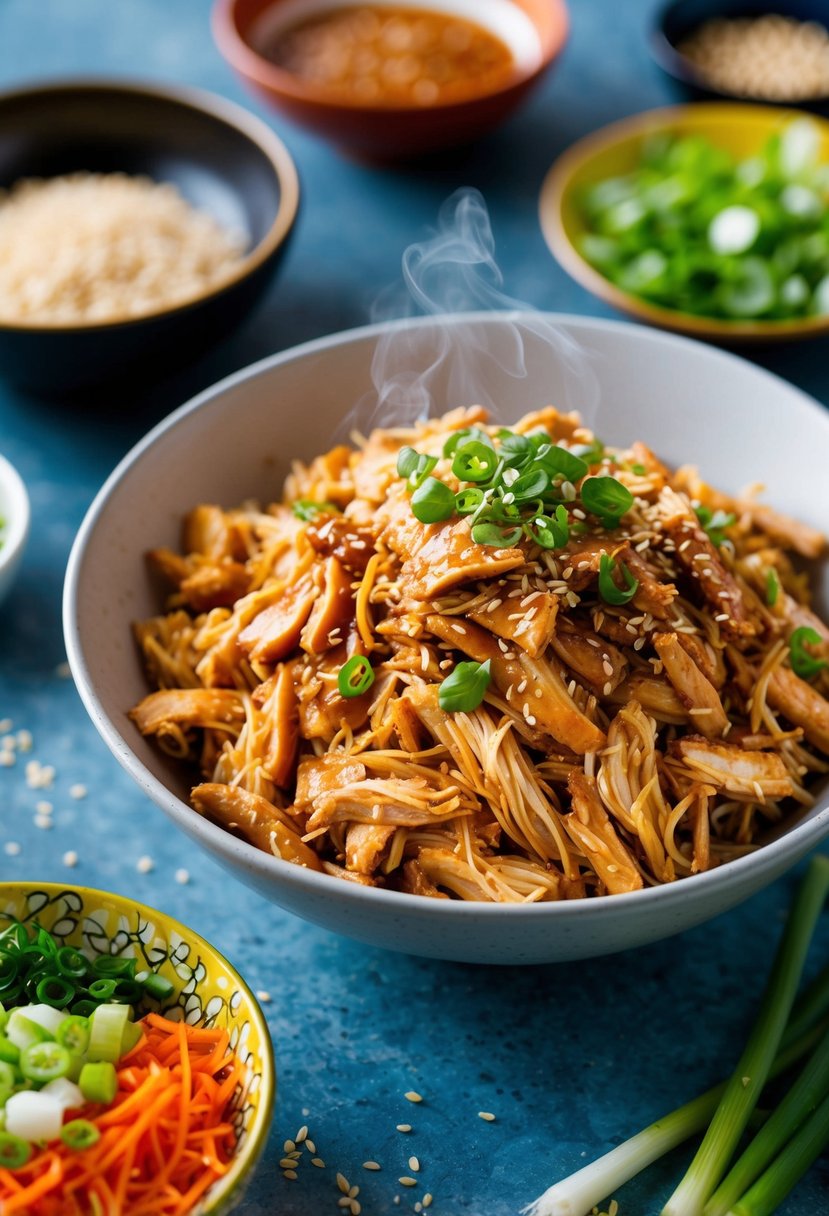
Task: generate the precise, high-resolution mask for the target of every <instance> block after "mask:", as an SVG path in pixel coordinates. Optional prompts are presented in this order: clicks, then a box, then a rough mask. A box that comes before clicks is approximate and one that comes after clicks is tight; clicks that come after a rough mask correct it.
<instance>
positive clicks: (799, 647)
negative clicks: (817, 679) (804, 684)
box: [789, 625, 829, 680]
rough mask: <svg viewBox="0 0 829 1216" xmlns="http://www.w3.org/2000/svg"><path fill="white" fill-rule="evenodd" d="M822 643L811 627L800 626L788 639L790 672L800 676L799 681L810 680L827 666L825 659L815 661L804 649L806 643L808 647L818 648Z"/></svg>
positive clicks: (821, 639)
mask: <svg viewBox="0 0 829 1216" xmlns="http://www.w3.org/2000/svg"><path fill="white" fill-rule="evenodd" d="M822 641H823V638H822V637H821V636H820V634H819V633H818V631H817V630H816V629H812V627H811V625H801V626H800V628H799V629H795V630H794V632H793V633H792V635H791V637H790V638H789V662H790V663H791V667H792V671H793V672H794V673H795V675H796V676H800V678H801V680H811V678H812V676H816V675H817V673H818V672H819V671H822V670H823V668H824V667H827V666H829V664H827V662H826V660H825V659H816V658H815V656H814V655H813V654H809V652H808V650H806V649H805V647H806V644H807V643H808V645H810V646H819V645H820V643H821V642H822Z"/></svg>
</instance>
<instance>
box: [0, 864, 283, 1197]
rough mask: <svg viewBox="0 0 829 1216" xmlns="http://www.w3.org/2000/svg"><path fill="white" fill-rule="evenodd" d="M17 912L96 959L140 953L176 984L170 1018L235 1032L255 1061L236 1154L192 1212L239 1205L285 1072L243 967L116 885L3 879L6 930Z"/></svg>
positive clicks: (237, 1101)
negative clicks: (113, 888)
mask: <svg viewBox="0 0 829 1216" xmlns="http://www.w3.org/2000/svg"><path fill="white" fill-rule="evenodd" d="M11 919H15V920H19V921H22V922H23V923H25V924H34V923H37V924H38V925H40V926H41V927H42V928H44V929H46V930H48V932H49V933H51V934H52V935H53V936H54V937H55V938H57V939H58V941H59V942H60V944H61V945H66V946H74V947H75V948H76V949H79V950H82V951H83V953H84V954H86V955H88V956H89V957H90V958H94V957H95V956H96V955H100V954H112V955H116V954H117V955H118V956H120V957H124V958H135V959H137V960H138V963H139V968H141V969H146V968H149V969H150V970H152V971H155V972H158V974H160V975H162V976H164V977H165V978H166V979H168V980H169V981H170V983H171V984H173V985H174V993H173V995H172V996H171V997H170V998H169V1000H167V1001H164V1002H162V1003H161V1006H160V1010H159V1011H160V1012H161V1013H162V1014H164V1016H165V1017H169V1018H172V1019H173V1020H176V1019H180V1020H184V1021H186V1022H188V1023H189V1024H191V1025H199V1026H210V1027H213V1026H215V1027H222V1028H224V1029H226V1030H227V1031H228V1032H229V1034H230V1043H231V1046H232V1047H233V1049H234V1050H235V1051H236V1052H237V1053H238V1054H239V1055H240V1056H241V1058H242V1059H243V1060H244V1062H245V1064H246V1066H247V1079H246V1083H245V1086H244V1089H243V1090H240V1091H239V1092H237V1093H236V1094H235V1095H234V1096H233V1098H232V1100H231V1108H232V1109H231V1115H230V1118H231V1121H232V1122H233V1124H234V1126H235V1128H236V1133H237V1148H236V1154H235V1156H234V1158H233V1163H232V1165H231V1167H230V1169H229V1170H228V1172H227V1173H226V1174H225V1175H224V1177H223V1178H220V1179H219V1181H218V1182H216V1183H215V1184H214V1185H213V1186H212V1187H211V1188H210V1190H209V1191H207V1192H206V1193H205V1195H204V1196H203V1198H202V1199H201V1201H200V1202H199V1203H198V1204H197V1205H196V1206H195V1207H194V1208H193V1209H192V1213H191V1214H190V1216H225V1214H226V1213H228V1212H230V1211H232V1209H233V1208H235V1207H236V1205H237V1204H238V1203H239V1202H240V1201H241V1199H242V1196H243V1193H244V1189H245V1187H246V1185H247V1183H248V1181H249V1180H250V1177H251V1174H252V1171H253V1167H254V1165H255V1164H256V1161H257V1160H258V1158H259V1156H260V1154H261V1153H262V1150H263V1149H264V1147H265V1143H266V1141H267V1138H268V1131H269V1128H270V1123H271V1116H272V1114H273V1101H274V1089H275V1076H276V1074H275V1069H274V1061H273V1048H272V1046H271V1039H270V1034H269V1032H268V1027H267V1023H266V1022H265V1018H264V1016H263V1014H262V1010H261V1009H260V1008H259V1005H258V1003H257V1001H256V998H255V997H254V995H253V993H252V992H251V990H250V989H249V988H248V986H247V984H246V983H245V981H244V980H243V979H242V977H241V976H240V975H239V973H238V972H237V971H235V970H234V969H233V967H231V965H230V963H229V962H228V961H227V959H226V958H224V957H223V955H221V954H220V953H219V951H218V950H216V949H214V948H213V946H211V945H210V943H209V942H206V941H205V940H204V938H203V937H199V935H198V934H197V933H194V932H193V931H192V930H191V929H188V928H187V927H186V926H185V925H182V924H180V923H179V922H178V921H175V920H173V918H172V917H171V916H167V915H166V913H164V912H158V911H156V910H155V909H154V908H148V907H147V906H146V905H144V904H138V903H136V902H135V901H134V900H132V899H127V898H125V897H124V896H121V895H111V894H110V893H109V892H107V891H93V890H92V889H91V888H89V887H67V886H62V885H59V884H58V883H47V882H44V883H23V882H0V929H2V928H4V927H5V925H6V923H8V922H9V921H10V920H11ZM127 1216H128V1214H127Z"/></svg>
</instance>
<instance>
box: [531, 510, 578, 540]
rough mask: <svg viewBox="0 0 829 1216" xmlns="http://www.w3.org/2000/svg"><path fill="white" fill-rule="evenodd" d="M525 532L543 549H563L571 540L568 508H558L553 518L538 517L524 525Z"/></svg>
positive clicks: (548, 516)
mask: <svg viewBox="0 0 829 1216" xmlns="http://www.w3.org/2000/svg"><path fill="white" fill-rule="evenodd" d="M524 532H525V534H526V536H527V537H528V538H529V540H531V541H533V542H534V543H535V544H537V545H540V546H541V548H542V549H563V548H564V546H565V545H566V544H567V542H568V540H569V539H570V527H569V523H568V518H567V509H566V507H563V506H558V507H556V510H555V514H554V515H552V516H551V515H536V516H535V517H534V518H533V519H531V520H530V521H529V523H526V524H524Z"/></svg>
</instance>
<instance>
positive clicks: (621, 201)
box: [541, 103, 829, 342]
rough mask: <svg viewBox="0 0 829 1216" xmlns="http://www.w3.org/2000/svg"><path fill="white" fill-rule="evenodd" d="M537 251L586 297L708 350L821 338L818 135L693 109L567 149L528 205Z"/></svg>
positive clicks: (825, 322)
mask: <svg viewBox="0 0 829 1216" xmlns="http://www.w3.org/2000/svg"><path fill="white" fill-rule="evenodd" d="M541 222H542V227H543V229H544V234H545V237H546V239H547V242H548V244H549V246H550V248H551V250H552V251H553V253H554V255H555V256H556V258H557V259H558V260H559V261H560V262H561V264H562V265H563V266H564V267H565V269H566V270H568V271H569V273H570V274H572V275H573V277H574V278H576V279H577V280H578V281H579V282H581V283H582V284H583V285H584V286H585V287H587V288H588V289H589V290H591V291H593V292H594V293H595V294H596V295H598V296H600V297H602V298H603V299H605V300H607V301H608V302H609V303H611V304H613V305H615V306H616V307H617V308H620V309H622V310H623V311H625V312H629V313H632V314H633V315H634V316H636V317H638V318H639V319H641V320H644V321H648V322H650V323H651V324H655V325H659V326H662V327H663V328H666V329H674V330H678V331H681V332H684V333H689V334H693V335H696V336H699V337H707V338H712V339H714V340H716V341H724V342H731V341H734V342H737V341H751V340H763V341H768V340H770V339H783V338H798V337H807V336H813V335H817V334H823V333H829V122H826V121H825V120H822V119H818V118H815V117H814V116H812V115H808V116H807V115H798V114H797V113H796V112H793V111H791V110H783V109H775V108H773V107H762V106H755V105H751V106H749V105H738V104H722V105H720V104H711V103H708V104H700V105H689V106H678V107H673V108H670V109H665V110H655V111H651V112H649V113H646V114H640V115H637V116H636V117H635V118H632V119H625V120H623V121H622V122H619V123H615V124H613V125H612V126H610V127H606V128H604V129H603V130H602V131H599V132H597V133H596V134H594V135H591V136H588V137H587V138H586V139H584V140H581V141H580V142H579V143H577V144H575V145H574V146H573V147H572V148H570V149H569V150H568V151H567V152H566V153H565V154H564V155H563V156H562V157H560V159H559V160H558V161H557V162H556V164H555V165H554V166H553V168H552V169H551V171H550V173H549V174H548V176H547V179H546V181H545V183H544V187H543V189H542V194H541Z"/></svg>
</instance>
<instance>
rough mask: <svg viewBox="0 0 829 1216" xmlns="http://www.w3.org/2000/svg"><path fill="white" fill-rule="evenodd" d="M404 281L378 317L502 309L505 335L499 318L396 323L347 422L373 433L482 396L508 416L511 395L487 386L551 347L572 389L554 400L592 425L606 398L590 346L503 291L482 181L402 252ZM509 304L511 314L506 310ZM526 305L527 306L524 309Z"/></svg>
mask: <svg viewBox="0 0 829 1216" xmlns="http://www.w3.org/2000/svg"><path fill="white" fill-rule="evenodd" d="M402 266H403V281H402V283H397V284H394V285H393V286H392V287H390V288H388V289H387V290H386V291H385V292H383V293H382V295H381V296H380V298H379V299H378V301H377V303H376V305H375V307H374V309H373V310H372V320H374V321H389V320H392V319H394V318H406V317H412V318H413V317H416V316H423V315H426V316H434V317H438V318H439V317H441V316H445V315H447V314H458V313H467V312H468V313H478V314H480V313H481V312H498V313H499V314H500V315H502V317H503V320H504V324H503V325H501V326H499V327H498V331H497V337H496V336H495V335H494V334H493V328H492V326H491V325H487V324H485V323H482V322H481V320H480V317H479V318H478V319H477V320H473V319H471V318H470V320H469V322H468V323H465V324H457V323H455V324H453V325H452V326H447V327H445V328H444V330H443V331H442V337H441V342H440V343H439V344H438V349H437V350H436V347H435V341H434V331H428V332H427V331H425V330H424V329H422V328H421V327H420V326H417V325H411V326H403V327H399V326H398V327H395V328H390V329H387V330H386V331H384V333H383V334H382V336H381V337H380V339H379V341H378V343H377V348H376V352H375V355H374V359H373V362H372V368H371V374H372V381H373V383H374V388H375V394H374V396H373V397H372V396H371V395H369V396H368V397H365V398H363V400H362V401H360V402H359V403H358V405H357V406H356V408H355V409H354V410H353V411H352V412H351V413H350V414H349V416H348V418H347V420H346V424H345V431H346V432H351V431H352V430H354V429H357V430H359V431H361V432H363V433H368V431H370V430H371V429H372V428H373V427H375V426H385V427H389V426H412V425H414V424H415V423H416V422H419V421H422V420H423V419H425V418H428V417H430V416H433V415H436V414H442V413H444V412H445V411H446V410H449V409H453V408H455V407H457V406H467V405H483V406H484V407H485V408H486V409H487V410H488V411H489V413H490V415H491V417H492V418H493V419H494V420H496V421H498V420H504V409H505V406H506V405H507V404H508V403H506V402H504V401H503V400H496V399H494V398H493V397H492V396H491V395H490V392H489V391H488V388H487V386H488V385H491V384H492V383H493V380H494V379H495V380H496V381H497V377H495V378H494V377H493V376H492V369H493V367H498V368H500V369H501V370H502V372H504V373H506V375H507V376H509V377H510V378H511V379H515V380H523V379H526V378H527V376H528V375H530V376H531V375H532V372H533V363H534V362H537V361H538V360H539V359H542V360H543V361H544V362H548V361H549V352H550V351H551V350H552V351H553V352H554V356H555V359H556V361H557V362H558V363H559V365H560V366H561V367H562V369H564V373H565V375H564V384H565V391H564V394H563V399H562V397H561V396H559V398H558V399H557V400H556V401H554V402H547V401H539V402H538V403H537V404H538V406H543V405H547V404H553V405H555V406H556V407H557V408H559V409H561V410H578V411H579V413H580V414H581V416H582V418H583V419H584V421H585V423H586V424H587V425H588V426H589V425H592V423H593V421H594V419H595V415H596V409H597V406H598V396H599V392H598V379H597V377H596V373H595V370H594V368H593V366H592V364H591V361H590V358H589V357H588V355H587V353H586V352H585V351H584V350H582V348H581V347H580V346H579V345H578V343H577V342H575V341H574V340H573V338H571V337H570V336H569V335H568V334H566V333H565V332H564V331H563V330H562V329H560V328H559V327H558V326H556V325H555V324H554V323H553V322H552V321H551V320H550V318H549V317H548V316H545V315H543V314H541V313H534V312H533V311H532V309H530V308H529V307H528V305H526V304H524V303H522V302H521V301H519V300H516V299H514V298H513V297H511V296H509V295H507V294H506V293H505V292H504V291H503V275H502V274H501V271H500V269H499V268H498V264H497V262H496V260H495V238H494V236H493V232H492V226H491V224H490V219H489V213H488V211H487V207H486V203H485V202H484V199H483V196H482V195H481V194H480V192H479V191H477V190H473V189H462V190H457V191H456V192H455V193H454V194H452V195H451V196H450V197H449V198H448V199H447V200H446V202H445V203H444V204H443V206H442V207H441V209H440V212H439V213H438V224H437V228H436V229H435V231H434V232H433V233H431V234H430V235H429V236H428V237H427V238H426V239H425V240H423V241H419V242H417V243H415V244H412V245H409V247H408V248H407V249H406V251H405V252H404V254H403V263H402ZM504 314H506V315H504ZM519 314H520V315H519Z"/></svg>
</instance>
